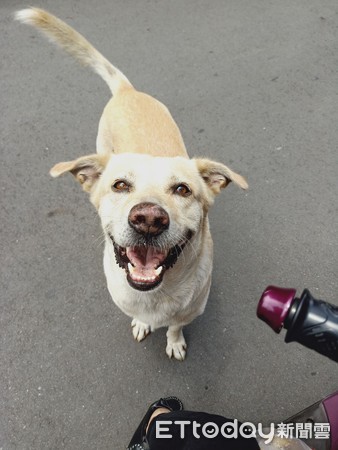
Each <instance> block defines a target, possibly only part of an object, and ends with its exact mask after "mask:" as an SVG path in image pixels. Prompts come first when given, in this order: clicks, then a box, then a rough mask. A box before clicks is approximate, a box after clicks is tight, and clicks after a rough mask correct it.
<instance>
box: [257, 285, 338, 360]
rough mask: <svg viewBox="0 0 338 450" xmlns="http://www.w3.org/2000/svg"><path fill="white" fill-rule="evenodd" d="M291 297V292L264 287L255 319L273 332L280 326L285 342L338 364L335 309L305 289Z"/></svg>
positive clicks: (337, 322)
mask: <svg viewBox="0 0 338 450" xmlns="http://www.w3.org/2000/svg"><path fill="white" fill-rule="evenodd" d="M295 295H296V290H295V289H286V288H280V287H276V286H269V287H267V288H266V290H265V291H264V292H263V294H262V297H261V299H260V301H259V303H258V307H257V316H258V317H259V318H260V319H262V320H264V322H266V323H267V324H268V325H269V326H270V327H271V328H272V329H273V330H274V331H275V332H276V333H279V332H280V331H281V329H282V328H283V327H284V328H285V329H286V330H287V332H286V335H285V342H292V341H296V342H299V343H300V344H302V345H304V346H305V347H308V348H311V349H312V350H315V351H317V352H318V353H321V354H322V355H324V356H327V357H328V358H330V359H332V360H333V361H336V362H338V306H334V305H331V304H330V303H327V302H324V301H322V300H316V299H315V298H314V297H313V296H312V295H311V293H310V291H309V290H308V289H305V290H304V291H303V293H302V295H301V296H300V298H296V297H295Z"/></svg>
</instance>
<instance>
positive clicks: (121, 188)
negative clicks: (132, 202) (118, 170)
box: [111, 180, 130, 192]
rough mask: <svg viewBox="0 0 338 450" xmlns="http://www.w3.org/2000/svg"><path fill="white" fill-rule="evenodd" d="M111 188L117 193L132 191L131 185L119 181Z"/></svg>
mask: <svg viewBox="0 0 338 450" xmlns="http://www.w3.org/2000/svg"><path fill="white" fill-rule="evenodd" d="M111 188H112V190H113V191H115V192H129V191H130V184H128V183H127V182H126V181H123V180H119V181H116V182H115V183H114V184H113V185H112V187H111Z"/></svg>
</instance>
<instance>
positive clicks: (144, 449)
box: [127, 397, 183, 450]
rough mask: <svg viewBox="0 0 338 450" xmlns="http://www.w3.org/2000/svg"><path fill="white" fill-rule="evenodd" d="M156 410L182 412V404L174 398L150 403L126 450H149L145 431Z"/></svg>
mask: <svg viewBox="0 0 338 450" xmlns="http://www.w3.org/2000/svg"><path fill="white" fill-rule="evenodd" d="M158 408H168V409H170V411H182V409H183V404H182V402H181V400H179V399H178V398H176V397H166V398H160V399H159V400H157V401H156V402H154V403H152V404H151V405H150V406H149V408H148V411H147V412H146V414H145V416H144V417H143V419H142V420H141V423H140V425H139V426H138V427H137V430H136V431H135V433H134V436H133V438H132V440H131V441H130V443H129V445H128V447H127V450H149V444H148V441H147V437H146V429H147V426H148V422H149V419H150V417H151V415H152V414H153V412H154V411H155V410H156V409H158Z"/></svg>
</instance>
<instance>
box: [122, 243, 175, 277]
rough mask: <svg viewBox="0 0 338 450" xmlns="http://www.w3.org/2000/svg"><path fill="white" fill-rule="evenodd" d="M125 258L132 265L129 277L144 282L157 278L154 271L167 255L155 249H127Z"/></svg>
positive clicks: (156, 273)
mask: <svg viewBox="0 0 338 450" xmlns="http://www.w3.org/2000/svg"><path fill="white" fill-rule="evenodd" d="M126 251H127V257H128V259H129V261H130V262H131V264H132V265H133V268H132V270H131V271H130V275H131V277H132V278H134V279H140V280H143V281H146V280H147V279H149V280H151V279H154V278H156V277H157V276H158V274H159V271H158V270H157V271H156V268H158V267H159V266H160V265H161V263H162V262H163V261H164V260H165V258H166V256H167V253H166V252H163V251H161V250H159V249H158V248H155V247H127V249H126Z"/></svg>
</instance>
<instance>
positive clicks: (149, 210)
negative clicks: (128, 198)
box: [128, 202, 169, 236]
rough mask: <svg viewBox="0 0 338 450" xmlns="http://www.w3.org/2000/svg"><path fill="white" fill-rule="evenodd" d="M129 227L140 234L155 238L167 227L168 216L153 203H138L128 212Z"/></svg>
mask: <svg viewBox="0 0 338 450" xmlns="http://www.w3.org/2000/svg"><path fill="white" fill-rule="evenodd" d="M128 222H129V225H130V226H131V227H132V228H134V230H136V231H137V232H138V233H140V234H147V235H151V236H157V235H158V234H161V233H162V232H163V231H164V230H166V229H167V228H168V227H169V215H168V213H167V212H166V211H165V210H164V209H163V208H162V207H161V206H159V205H156V204H155V203H146V202H144V203H139V204H138V205H135V206H133V207H132V209H131V210H130V213H129V216H128Z"/></svg>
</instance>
